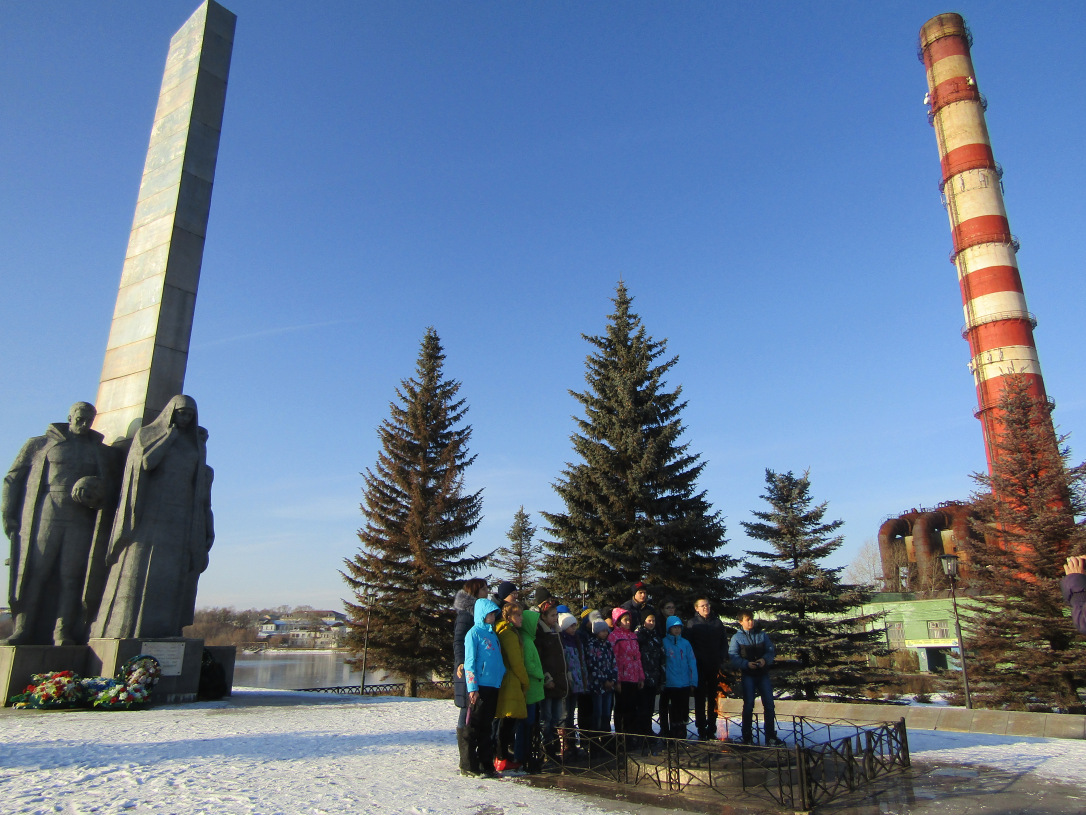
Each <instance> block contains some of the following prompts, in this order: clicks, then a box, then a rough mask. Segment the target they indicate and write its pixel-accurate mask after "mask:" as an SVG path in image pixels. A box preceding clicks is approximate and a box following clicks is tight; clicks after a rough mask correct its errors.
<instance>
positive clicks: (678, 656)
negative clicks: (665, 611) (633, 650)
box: [664, 617, 698, 688]
mask: <svg viewBox="0 0 1086 815" xmlns="http://www.w3.org/2000/svg"><path fill="white" fill-rule="evenodd" d="M676 625H682V621H681V620H680V619H679V618H678V617H668V618H667V630H668V631H669V632H670V630H671V628H672V626H676ZM697 684H698V663H697V660H696V659H694V649H693V647H692V646H691V645H690V640H688V639H686V638H685V637H684V636H682V635H681V634H680V635H679V636H677V637H676V636H675V635H674V634H671V633H668V634H667V636H665V637H664V687H667V688H692V687H694V686H695V685H697Z"/></svg>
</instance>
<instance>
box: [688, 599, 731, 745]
mask: <svg viewBox="0 0 1086 815" xmlns="http://www.w3.org/2000/svg"><path fill="white" fill-rule="evenodd" d="M683 637H685V638H686V639H688V640H689V641H690V647H691V648H693V649H694V660H695V662H697V666H698V684H697V687H696V688H695V689H694V724H695V725H696V726H697V729H698V738H700V739H702V740H703V741H709V740H711V739H714V738H716V697H717V694H718V693H719V692H720V669H721V667H722V666H723V664H724V660H725V657H726V655H727V653H728V652H727V645H726V643H727V632H726V631H725V630H724V624H723V623H722V622H720V618H719V617H717V616H715V615H714V614H712V607H711V606H710V605H709V600H708V599H707V598H705V597H699V598H698V599H697V600H696V601H694V616H693V618H691V619H690V620H689V621H687V623H686V627H685V628H684V629H683Z"/></svg>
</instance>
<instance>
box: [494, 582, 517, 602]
mask: <svg viewBox="0 0 1086 815" xmlns="http://www.w3.org/2000/svg"><path fill="white" fill-rule="evenodd" d="M516 590H517V587H516V586H515V585H514V584H512V583H510V582H509V581H508V580H503V581H502V582H501V583H499V584H498V592H497V594H498V597H499V598H500V599H502V600H504V599H505V598H506V597H508V596H509V595H510V594H512V593H513V592H515V591H516Z"/></svg>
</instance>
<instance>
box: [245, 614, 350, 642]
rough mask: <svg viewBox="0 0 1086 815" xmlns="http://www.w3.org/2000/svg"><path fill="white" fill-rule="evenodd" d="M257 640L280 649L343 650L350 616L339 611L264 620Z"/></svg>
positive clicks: (260, 624)
mask: <svg viewBox="0 0 1086 815" xmlns="http://www.w3.org/2000/svg"><path fill="white" fill-rule="evenodd" d="M256 638H257V640H258V641H261V642H267V643H268V645H270V646H275V647H279V648H306V649H332V648H342V647H343V643H344V641H345V640H346V638H347V616H346V615H345V614H342V613H341V612H339V611H316V610H314V611H305V612H295V613H293V614H290V615H287V616H285V617H280V618H274V617H261V618H260V621H259V624H258V627H257V632H256Z"/></svg>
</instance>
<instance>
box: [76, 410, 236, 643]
mask: <svg viewBox="0 0 1086 815" xmlns="http://www.w3.org/2000/svg"><path fill="white" fill-rule="evenodd" d="M206 440H207V431H206V430H204V428H202V427H200V426H199V425H198V424H197V415H196V402H195V401H193V400H192V398H191V397H188V396H175V397H173V399H171V400H170V402H169V404H167V405H166V407H165V409H163V411H162V413H160V414H159V415H158V418H157V419H155V420H154V421H153V422H151V423H150V424H149V425H147V426H146V427H143V428H140V429H139V430H138V431H137V432H136V436H135V438H134V439H133V440H132V447H131V449H130V450H129V453H128V462H127V463H126V464H125V468H124V480H123V482H122V484H121V496H120V503H119V505H118V507H117V515H116V518H115V520H114V522H113V533H112V535H111V536H110V544H109V551H108V554H107V555H106V563H107V565H108V568H109V576H108V578H107V579H106V585H105V591H104V593H103V595H102V602H101V605H100V606H99V608H98V614H97V617H96V619H95V622H94V624H93V625H92V626H91V636H92V637H116V638H122V639H123V638H126V637H139V638H152V637H179V636H181V629H182V628H183V627H184V626H186V625H188V624H190V623H191V622H192V613H193V609H194V608H195V605H196V581H197V580H198V579H199V576H200V574H201V573H202V572H203V571H204V570H205V569H206V568H207V562H208V550H209V549H210V548H211V544H212V542H213V541H214V539H215V532H214V527H213V524H212V516H211V479H212V470H211V468H210V467H208V466H207V463H206V457H207V449H206Z"/></svg>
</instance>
